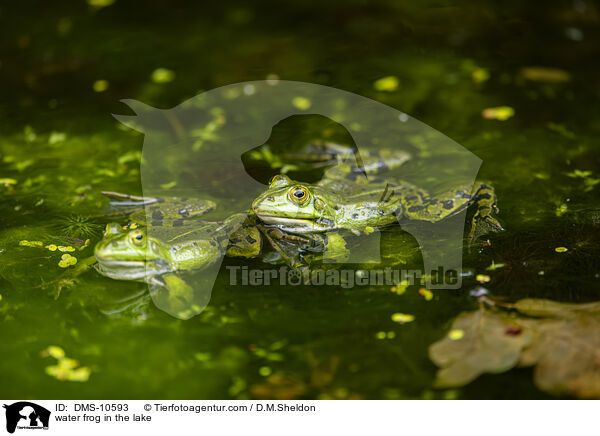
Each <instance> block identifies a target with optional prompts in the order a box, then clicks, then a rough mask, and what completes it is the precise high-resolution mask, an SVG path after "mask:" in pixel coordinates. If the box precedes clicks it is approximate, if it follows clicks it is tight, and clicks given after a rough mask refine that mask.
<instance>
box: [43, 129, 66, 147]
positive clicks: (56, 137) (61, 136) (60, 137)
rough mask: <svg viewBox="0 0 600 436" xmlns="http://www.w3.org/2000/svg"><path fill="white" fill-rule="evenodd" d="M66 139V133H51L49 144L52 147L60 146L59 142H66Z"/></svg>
mask: <svg viewBox="0 0 600 436" xmlns="http://www.w3.org/2000/svg"><path fill="white" fill-rule="evenodd" d="M66 139H67V135H66V133H63V132H52V133H50V136H49V137H48V144H50V145H54V144H58V143H59V142H64V141H66Z"/></svg>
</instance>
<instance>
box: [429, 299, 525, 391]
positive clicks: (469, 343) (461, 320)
mask: <svg viewBox="0 0 600 436" xmlns="http://www.w3.org/2000/svg"><path fill="white" fill-rule="evenodd" d="M455 331H462V332H463V335H462V337H461V338H460V339H456V335H449V336H446V337H445V338H444V339H442V340H440V341H438V342H436V343H434V344H433V345H432V346H431V347H430V348H429V356H430V358H431V360H432V361H433V362H434V363H435V364H436V365H437V366H439V367H440V368H441V369H440V370H439V372H438V374H437V380H436V385H437V386H438V387H445V388H446V387H457V386H463V385H465V384H467V383H470V382H471V381H473V380H475V379H476V378H477V377H478V376H480V375H481V374H483V373H486V372H490V373H500V372H504V371H507V370H509V369H511V368H513V367H514V366H515V365H516V364H517V363H518V362H519V357H520V355H521V351H522V350H523V348H524V347H526V346H528V345H529V343H530V341H531V336H530V334H529V333H528V332H526V331H523V330H522V329H521V328H520V326H519V325H518V324H516V323H515V321H514V319H513V318H512V317H511V316H510V315H509V314H506V313H504V312H500V311H496V310H488V309H485V308H483V307H482V308H481V309H479V310H478V311H475V312H465V313H462V314H461V315H459V316H458V318H456V320H455V321H454V323H453V324H452V329H451V332H455Z"/></svg>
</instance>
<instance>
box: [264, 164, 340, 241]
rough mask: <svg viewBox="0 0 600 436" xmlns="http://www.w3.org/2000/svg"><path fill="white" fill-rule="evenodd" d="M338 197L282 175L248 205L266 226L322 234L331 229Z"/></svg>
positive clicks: (318, 187) (293, 231) (275, 178)
mask: <svg viewBox="0 0 600 436" xmlns="http://www.w3.org/2000/svg"><path fill="white" fill-rule="evenodd" d="M338 203H339V198H337V196H336V195H335V194H334V193H332V192H330V191H328V190H326V189H324V188H321V187H320V186H316V185H310V184H306V183H300V182H295V181H293V180H291V179H290V178H289V177H287V176H285V175H277V176H275V177H273V178H272V179H271V182H270V184H269V188H268V189H267V190H266V191H265V192H263V193H262V194H261V195H259V196H258V197H257V198H256V200H254V202H253V203H252V210H253V211H254V213H255V214H256V215H257V216H258V217H259V218H260V219H261V220H262V221H263V222H264V223H266V224H273V225H276V226H278V227H280V228H281V229H283V230H285V231H289V232H292V233H304V232H323V231H327V230H331V229H333V228H334V226H335V223H334V219H335V211H336V207H337V204H338Z"/></svg>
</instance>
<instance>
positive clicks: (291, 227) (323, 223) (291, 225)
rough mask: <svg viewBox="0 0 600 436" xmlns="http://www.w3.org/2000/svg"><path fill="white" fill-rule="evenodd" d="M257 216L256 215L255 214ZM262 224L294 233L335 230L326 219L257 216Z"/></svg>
mask: <svg viewBox="0 0 600 436" xmlns="http://www.w3.org/2000/svg"><path fill="white" fill-rule="evenodd" d="M257 215H258V214H257ZM258 217H259V218H260V219H261V221H262V222H264V223H265V224H270V225H274V226H277V227H279V228H281V229H283V230H286V231H295V232H302V231H305V232H314V231H325V230H332V229H334V228H335V223H334V222H333V221H332V220H329V219H327V218H317V219H302V218H287V217H280V216H272V215H262V214H261V215H258Z"/></svg>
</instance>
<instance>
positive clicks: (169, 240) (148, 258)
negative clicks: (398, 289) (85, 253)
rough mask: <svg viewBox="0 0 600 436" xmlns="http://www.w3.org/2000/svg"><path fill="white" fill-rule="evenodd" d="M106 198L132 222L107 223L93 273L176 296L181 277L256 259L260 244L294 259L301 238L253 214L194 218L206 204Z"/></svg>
mask: <svg viewBox="0 0 600 436" xmlns="http://www.w3.org/2000/svg"><path fill="white" fill-rule="evenodd" d="M105 195H107V196H108V197H110V198H111V199H113V200H116V202H113V203H112V204H113V206H116V207H117V208H118V207H125V208H127V211H128V212H130V213H129V219H130V220H131V221H132V222H131V224H129V225H128V226H125V227H121V226H120V225H118V224H116V223H112V224H109V225H108V226H107V228H106V231H105V233H104V236H103V239H102V240H101V241H100V242H98V244H97V245H96V247H95V250H94V254H95V257H96V261H97V265H96V269H97V271H98V272H99V273H100V274H102V275H104V276H107V277H110V278H113V279H116V280H137V281H144V282H147V283H149V284H153V285H158V286H165V287H167V288H168V289H169V290H170V291H175V289H174V288H176V289H177V292H175V293H176V294H178V295H181V294H182V292H181V289H184V288H186V286H187V284H186V283H185V282H184V281H182V280H181V279H180V273H182V272H186V271H201V270H203V269H206V268H208V267H210V266H211V265H214V264H215V263H216V262H219V261H220V260H221V259H222V258H223V256H228V257H238V258H256V257H260V256H262V254H263V248H264V245H269V246H271V247H273V248H274V250H275V251H276V252H277V253H279V255H280V257H281V259H283V260H284V261H285V260H287V259H295V258H297V257H298V256H299V254H298V253H297V252H296V250H297V248H296V246H295V245H294V244H293V242H295V241H297V240H302V239H301V238H299V237H297V236H292V235H290V236H288V235H284V234H283V232H281V231H280V230H278V229H271V228H269V229H266V228H264V227H263V225H262V223H260V222H259V221H258V220H257V219H256V216H255V215H253V214H252V213H250V214H246V213H237V214H234V215H231V216H230V217H228V218H227V219H225V220H224V221H218V222H209V221H203V220H201V219H199V218H200V217H202V216H203V215H204V214H206V213H207V212H209V211H211V210H213V208H214V207H215V204H214V203H213V202H211V201H209V200H203V199H180V198H170V199H157V198H150V197H136V196H131V195H127V194H121V193H115V192H105ZM132 208H133V211H131V209H132ZM118 214H122V212H119V213H118ZM265 240H266V241H267V242H268V244H265V242H264V241H265ZM302 241H304V240H302ZM304 242H307V241H304Z"/></svg>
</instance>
